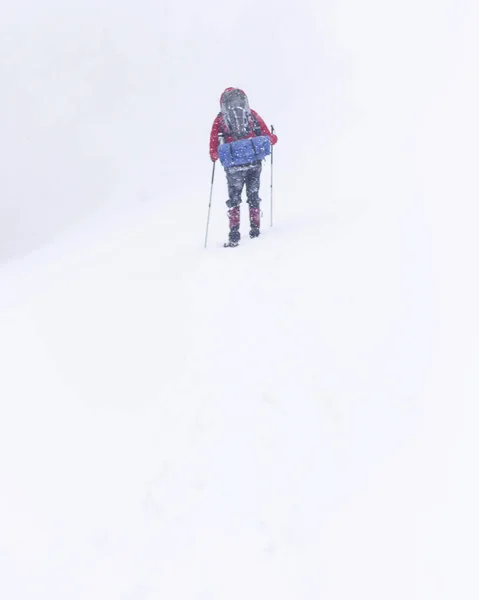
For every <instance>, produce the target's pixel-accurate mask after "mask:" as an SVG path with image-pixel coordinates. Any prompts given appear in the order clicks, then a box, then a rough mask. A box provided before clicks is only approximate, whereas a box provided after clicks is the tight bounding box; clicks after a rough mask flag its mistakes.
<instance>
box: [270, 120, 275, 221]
mask: <svg viewBox="0 0 479 600" xmlns="http://www.w3.org/2000/svg"><path fill="white" fill-rule="evenodd" d="M271 133H274V125H271ZM270 194H271V209H270V216H271V222H270V227H273V146H271V185H270Z"/></svg>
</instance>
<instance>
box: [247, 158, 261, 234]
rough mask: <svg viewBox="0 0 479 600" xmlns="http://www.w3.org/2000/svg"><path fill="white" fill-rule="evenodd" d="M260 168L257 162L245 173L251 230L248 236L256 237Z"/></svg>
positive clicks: (258, 219)
mask: <svg viewBox="0 0 479 600" xmlns="http://www.w3.org/2000/svg"><path fill="white" fill-rule="evenodd" d="M261 169H262V164H261V163H258V164H257V165H254V166H253V167H251V168H250V169H249V170H248V172H247V175H246V196H247V198H248V199H247V202H248V204H249V221H250V226H251V230H250V232H249V235H250V237H258V235H259V229H260V225H261V210H260V207H259V206H260V202H261V198H260V197H259V188H260V180H261Z"/></svg>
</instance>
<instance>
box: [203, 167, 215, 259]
mask: <svg viewBox="0 0 479 600" xmlns="http://www.w3.org/2000/svg"><path fill="white" fill-rule="evenodd" d="M215 166H216V162H214V163H213V172H212V174H211V190H210V203H209V205H208V219H207V221H206V235H205V248H206V246H207V244H208V229H209V226H210V213H211V199H212V198H213V183H214V180H215Z"/></svg>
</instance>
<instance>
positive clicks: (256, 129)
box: [251, 113, 262, 135]
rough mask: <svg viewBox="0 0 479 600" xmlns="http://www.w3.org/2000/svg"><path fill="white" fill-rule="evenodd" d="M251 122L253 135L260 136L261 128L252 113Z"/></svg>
mask: <svg viewBox="0 0 479 600" xmlns="http://www.w3.org/2000/svg"><path fill="white" fill-rule="evenodd" d="M251 120H252V121H253V133H254V134H255V135H262V132H261V126H260V124H259V121H258V119H257V118H256V115H255V114H254V113H251Z"/></svg>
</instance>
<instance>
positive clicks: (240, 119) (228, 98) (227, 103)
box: [219, 89, 261, 140]
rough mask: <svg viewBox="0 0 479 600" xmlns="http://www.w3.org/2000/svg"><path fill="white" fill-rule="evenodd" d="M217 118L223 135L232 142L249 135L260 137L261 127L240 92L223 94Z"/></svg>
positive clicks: (245, 98) (242, 93)
mask: <svg viewBox="0 0 479 600" xmlns="http://www.w3.org/2000/svg"><path fill="white" fill-rule="evenodd" d="M219 116H220V118H221V122H222V126H223V129H224V131H223V133H224V134H228V135H230V136H231V137H232V138H233V139H234V140H240V139H243V138H246V137H248V136H250V135H251V133H254V135H261V127H260V126H259V123H258V120H257V119H256V117H255V116H254V115H253V113H252V112H251V109H250V107H249V102H248V98H247V96H246V94H245V93H244V92H243V91H242V90H238V89H234V90H230V91H229V92H225V93H224V94H223V97H222V99H221V112H220V114H219Z"/></svg>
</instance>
